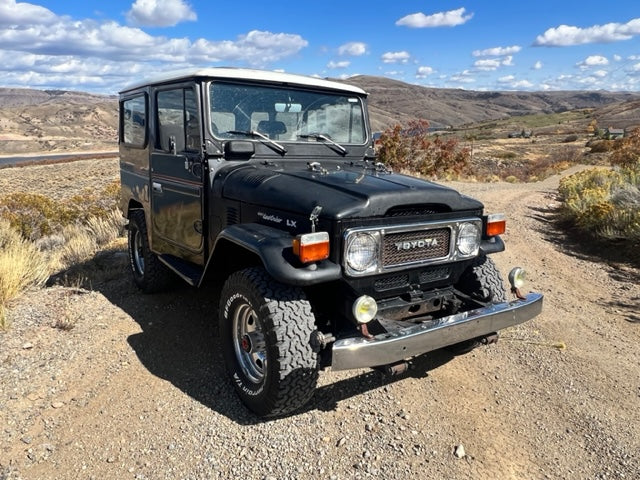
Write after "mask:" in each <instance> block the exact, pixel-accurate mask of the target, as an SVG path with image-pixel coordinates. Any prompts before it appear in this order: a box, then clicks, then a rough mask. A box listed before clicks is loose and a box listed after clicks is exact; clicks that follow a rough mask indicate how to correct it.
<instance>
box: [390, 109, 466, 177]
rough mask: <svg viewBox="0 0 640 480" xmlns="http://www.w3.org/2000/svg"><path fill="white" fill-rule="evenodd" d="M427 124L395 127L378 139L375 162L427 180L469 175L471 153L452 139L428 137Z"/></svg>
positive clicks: (413, 122)
mask: <svg viewBox="0 0 640 480" xmlns="http://www.w3.org/2000/svg"><path fill="white" fill-rule="evenodd" d="M428 128H429V122H427V121H426V120H411V121H409V122H408V124H407V125H406V127H404V128H403V127H402V126H401V125H395V126H394V127H391V128H388V129H387V130H385V131H384V132H383V133H382V136H381V137H380V147H379V149H378V158H379V159H380V161H381V162H383V163H384V164H385V165H387V166H389V167H390V168H392V169H393V170H399V171H405V172H408V173H413V174H419V175H424V176H427V177H451V176H459V175H461V174H465V173H468V171H469V162H470V159H471V152H470V150H469V149H468V148H461V147H460V145H459V143H458V140H457V139H455V138H450V139H447V140H445V139H443V138H442V137H440V136H435V137H433V136H430V135H428Z"/></svg>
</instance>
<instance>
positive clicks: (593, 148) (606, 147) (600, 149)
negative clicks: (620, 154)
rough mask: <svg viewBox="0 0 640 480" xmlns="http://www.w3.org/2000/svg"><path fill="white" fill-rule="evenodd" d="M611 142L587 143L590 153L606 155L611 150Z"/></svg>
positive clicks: (597, 141) (595, 141)
mask: <svg viewBox="0 0 640 480" xmlns="http://www.w3.org/2000/svg"><path fill="white" fill-rule="evenodd" d="M614 143H615V142H614V141H613V140H591V141H589V142H588V143H587V147H589V148H590V152H591V153H607V152H610V151H611V150H613V146H614Z"/></svg>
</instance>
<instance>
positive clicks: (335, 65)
mask: <svg viewBox="0 0 640 480" xmlns="http://www.w3.org/2000/svg"><path fill="white" fill-rule="evenodd" d="M349 65H351V62H349V61H347V60H343V61H341V62H334V61H333V60H332V61H330V62H329V63H327V68H330V69H331V70H335V69H336V68H347V67H348V66H349Z"/></svg>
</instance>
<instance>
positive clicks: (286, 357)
mask: <svg viewBox="0 0 640 480" xmlns="http://www.w3.org/2000/svg"><path fill="white" fill-rule="evenodd" d="M218 318H219V319H220V334H221V340H222V348H223V353H224V357H225V364H226V367H227V371H228V373H229V376H230V377H231V381H232V383H233V385H234V387H235V389H236V391H237V392H238V395H239V396H240V399H241V400H242V402H243V403H244V404H245V405H246V406H247V407H249V409H251V410H252V411H254V412H255V413H256V414H258V415H260V416H263V417H273V416H280V415H286V414H289V413H292V412H293V411H295V410H297V409H299V408H300V407H302V406H303V405H305V404H306V403H307V402H308V401H309V399H310V398H311V397H312V395H313V393H314V392H315V389H316V385H317V382H318V376H319V367H318V354H317V353H316V352H314V349H313V348H312V345H311V334H312V332H313V331H314V330H315V323H314V316H313V313H312V311H311V305H310V304H309V302H308V301H307V299H306V296H305V294H304V292H303V291H302V290H301V289H299V288H295V287H290V286H287V285H283V284H281V283H278V282H276V281H275V280H273V278H271V277H270V276H269V274H267V272H266V271H265V270H264V269H262V268H258V267H256V268H248V269H246V270H241V271H239V272H236V273H234V274H232V275H231V276H230V277H229V278H228V279H227V281H226V283H225V285H224V287H223V288H222V293H221V295H220V311H219V317H218Z"/></svg>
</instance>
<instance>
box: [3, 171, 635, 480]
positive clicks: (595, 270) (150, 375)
mask: <svg viewBox="0 0 640 480" xmlns="http://www.w3.org/2000/svg"><path fill="white" fill-rule="evenodd" d="M50 167H55V168H56V169H57V170H56V176H58V177H59V176H60V175H65V173H64V172H63V171H62V170H64V167H62V166H60V165H55V166H50ZM85 167H86V168H87V172H90V173H87V176H88V177H89V178H88V179H87V180H86V181H88V182H89V183H90V182H96V181H98V182H103V181H104V182H106V181H110V180H111V179H112V178H113V177H114V175H117V163H116V161H115V160H113V161H111V160H108V161H104V160H101V161H100V164H99V165H96V164H95V163H91V162H74V163H73V164H68V166H67V168H68V172H67V173H66V174H68V175H69V177H75V178H77V177H78V175H77V173H78V172H79V171H82V170H81V169H82V168H85ZM36 168H39V169H40V170H34V169H36ZM43 168H44V167H25V168H21V169H15V171H13V172H10V170H14V169H7V170H0V185H4V186H5V187H6V186H10V185H12V184H14V183H17V182H14V181H12V176H14V178H16V177H17V176H19V178H20V182H23V184H24V185H26V186H27V187H24V188H28V186H29V185H37V182H36V179H37V178H42V174H43V172H42V169H43ZM45 173H46V172H45ZM61 178H64V177H61ZM83 182H84V181H83ZM557 182H558V178H557V177H555V178H551V179H548V180H546V181H545V182H541V183H537V184H532V185H512V184H503V183H499V184H462V183H457V184H455V185H454V186H455V187H456V188H459V189H460V190H462V191H463V192H465V193H467V194H469V195H472V196H475V197H477V198H479V199H481V200H482V201H484V202H485V204H486V205H487V209H488V210H489V211H492V212H498V211H504V212H506V213H507V214H508V219H509V221H508V229H509V232H508V233H507V235H505V241H506V243H507V252H505V253H502V254H499V255H496V256H494V259H495V260H496V262H497V263H498V266H499V267H500V269H501V270H502V271H503V273H506V272H508V270H509V268H510V267H511V266H513V265H515V264H520V265H523V266H525V267H527V269H528V271H529V278H530V283H529V288H530V289H531V290H536V291H541V292H542V293H544V294H545V296H546V298H545V307H544V311H543V313H542V315H540V316H539V317H538V318H536V319H535V320H533V321H531V322H528V323H527V324H524V325H521V326H518V327H516V328H513V329H510V330H508V331H506V332H504V333H503V335H502V338H501V341H500V342H498V343H497V344H496V345H492V346H489V347H483V348H481V349H477V350H475V351H473V352H472V353H470V354H468V355H464V356H459V357H451V356H450V355H448V354H447V353H443V352H434V353H431V354H429V355H426V356H423V357H420V358H418V359H416V360H415V361H414V362H413V368H412V370H410V372H409V373H408V374H406V375H404V376H401V377H395V378H388V377H384V376H382V375H381V374H380V373H378V372H375V371H370V370H358V371H348V372H331V371H327V372H323V373H322V374H321V377H320V387H319V389H318V391H317V393H316V395H315V396H314V398H313V399H312V401H311V403H310V404H309V405H308V406H307V407H306V408H305V409H304V411H302V412H300V413H298V414H295V415H292V416H290V417H287V418H282V419H276V420H270V421H263V420H261V419H259V418H257V417H255V416H253V415H252V414H251V413H250V412H248V411H247V410H246V409H245V408H244V407H243V406H242V404H240V402H239V401H238V399H237V397H236V396H235V394H234V392H233V387H232V385H231V384H230V382H229V381H228V380H227V377H226V375H225V372H224V368H223V365H222V355H221V351H220V340H219V337H218V334H217V324H216V322H217V319H216V313H215V312H216V305H217V296H218V293H219V289H220V286H219V285H209V286H207V287H206V288H204V289H201V290H194V289H191V288H188V287H186V286H184V287H183V286H180V287H178V288H177V289H176V290H175V291H173V292H171V293H168V294H162V295H149V296H144V295H140V294H139V293H138V292H137V291H136V290H135V288H134V285H133V282H132V281H131V279H130V277H129V274H128V272H127V260H126V256H125V255H124V254H123V253H122V252H117V251H116V252H115V253H109V254H108V255H106V256H103V257H102V258H101V260H100V261H101V262H106V263H108V264H109V265H110V266H111V267H112V268H111V269H110V272H111V273H110V274H109V275H106V276H105V275H104V273H101V274H100V275H98V274H96V278H95V279H91V278H89V279H88V281H89V283H91V284H92V289H91V290H84V289H78V288H72V287H62V286H54V287H49V288H45V289H41V290H35V291H31V292H28V293H27V294H26V295H24V296H22V297H21V298H20V299H18V300H17V301H16V302H14V304H12V306H11V309H10V311H9V319H10V321H11V324H12V326H11V328H10V329H9V330H8V331H6V332H2V333H0V379H1V384H0V479H1V480H8V479H12V480H13V479H19V478H21V479H67V478H74V479H75V478H78V479H100V480H102V479H127V478H130V479H205V478H207V479H209V478H221V479H223V478H224V479H226V478H246V479H307V478H314V479H315V478H320V479H351V478H385V479H405V478H438V479H440V478H447V479H467V478H474V479H600V478H603V479H604V478H615V479H622V478H626V479H637V478H640V409H639V408H638V406H639V405H640V346H639V342H638V340H639V338H640V331H639V325H640V314H639V313H638V312H639V310H640V309H639V308H638V305H639V304H640V286H639V284H640V271H638V270H637V269H634V268H632V267H630V266H628V265H625V264H624V263H620V262H613V261H606V262H605V261H598V260H597V259H595V258H593V257H591V256H589V255H588V254H587V253H584V250H582V249H579V248H577V247H578V246H577V245H574V244H572V243H571V242H572V241H571V240H569V239H567V238H565V237H564V236H562V235H561V234H560V233H558V231H557V230H556V229H555V226H554V225H555V223H554V222H553V218H554V214H555V210H556V208H557V205H558V204H557V202H556V199H555V197H554V195H555V189H556V188H557ZM65 185H66V183H65ZM77 187H78V188H80V187H81V185H78V186H77ZM33 188H39V189H40V190H39V191H42V189H43V188H44V189H46V186H45V187H43V186H42V185H38V186H37V187H33ZM43 193H46V192H43ZM52 195H53V194H52ZM96 265H98V266H99V262H98V263H96ZM98 266H96V269H98Z"/></svg>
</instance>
